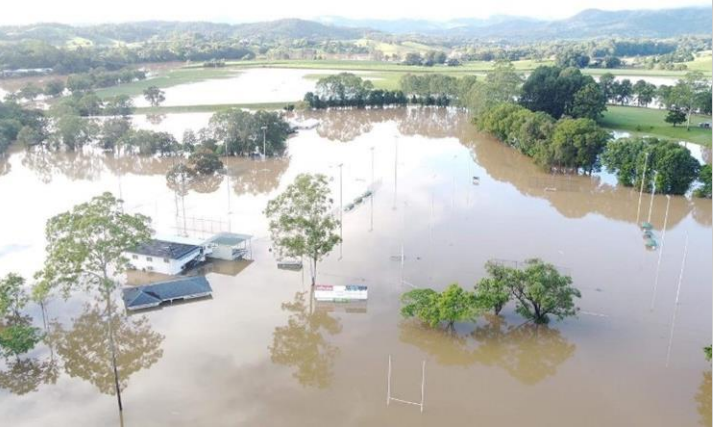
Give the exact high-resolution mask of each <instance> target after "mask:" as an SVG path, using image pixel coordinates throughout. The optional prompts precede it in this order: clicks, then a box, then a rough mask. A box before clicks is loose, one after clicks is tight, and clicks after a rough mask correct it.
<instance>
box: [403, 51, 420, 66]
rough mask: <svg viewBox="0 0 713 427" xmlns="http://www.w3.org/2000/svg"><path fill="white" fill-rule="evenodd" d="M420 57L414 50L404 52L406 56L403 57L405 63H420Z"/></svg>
mask: <svg viewBox="0 0 713 427" xmlns="http://www.w3.org/2000/svg"><path fill="white" fill-rule="evenodd" d="M422 61H423V60H422V59H421V55H419V54H418V53H415V52H409V53H407V54H406V58H405V59H404V64H405V65H421V64H422Z"/></svg>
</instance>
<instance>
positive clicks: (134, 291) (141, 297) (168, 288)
mask: <svg viewBox="0 0 713 427" xmlns="http://www.w3.org/2000/svg"><path fill="white" fill-rule="evenodd" d="M212 293H213V289H212V288H211V287H210V284H209V283H208V280H206V278H205V277H204V276H196V277H186V278H182V279H178V280H170V281H167V282H159V283H154V284H151V285H146V286H136V287H131V288H124V289H122V298H123V300H124V306H125V307H126V309H127V310H128V311H136V310H144V309H148V308H155V307H158V306H159V305H161V304H163V303H172V302H173V301H185V300H190V299H196V298H204V297H208V296H211V294H212Z"/></svg>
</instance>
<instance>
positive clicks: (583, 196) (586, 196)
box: [465, 136, 692, 228]
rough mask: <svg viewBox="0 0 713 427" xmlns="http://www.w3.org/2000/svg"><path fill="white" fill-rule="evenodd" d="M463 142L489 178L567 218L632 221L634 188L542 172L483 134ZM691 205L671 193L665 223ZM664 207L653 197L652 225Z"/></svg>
mask: <svg viewBox="0 0 713 427" xmlns="http://www.w3.org/2000/svg"><path fill="white" fill-rule="evenodd" d="M465 145H466V146H467V147H468V148H469V149H470V150H471V152H472V156H473V158H474V159H477V162H478V164H479V165H480V166H482V167H484V168H485V169H486V170H487V172H488V174H489V175H490V176H491V177H492V178H493V179H495V180H497V181H501V182H507V183H510V184H512V185H514V186H515V188H516V189H517V190H518V191H519V192H520V193H522V194H524V195H527V196H532V197H537V198H540V199H544V200H547V201H549V202H550V204H551V205H552V206H553V207H554V208H555V209H556V210H557V211H558V212H559V213H561V214H562V215H563V216H565V217H567V218H582V217H584V216H586V215H588V214H591V213H597V214H600V215H603V216H605V217H607V218H610V219H615V220H619V221H626V222H630V223H634V222H636V214H637V206H638V201H639V194H638V193H637V192H636V190H634V189H631V188H626V187H623V186H618V185H608V184H603V183H602V182H601V180H600V178H599V177H596V176H593V177H589V176H573V175H564V174H551V173H547V172H544V171H543V170H542V169H540V168H539V167H537V166H536V165H535V164H534V163H533V162H532V159H530V158H528V157H526V156H524V155H523V154H521V153H519V152H517V151H516V150H514V149H512V148H511V147H509V146H506V145H505V144H502V143H500V142H498V141H495V140H494V139H492V138H490V137H487V136H481V137H480V138H479V141H478V142H477V143H474V144H471V143H467V144H465ZM551 189H556V190H555V191H550V190H551ZM648 197H649V196H645V199H644V200H645V203H644V202H642V212H643V214H642V217H644V218H645V217H646V216H647V214H648V206H649V204H648ZM691 209H692V206H691V202H690V201H689V200H688V199H686V198H685V197H672V199H671V207H670V211H669V217H668V227H669V228H673V227H674V226H676V225H677V224H678V223H680V222H681V221H682V220H683V219H684V218H685V217H686V216H687V215H688V214H689V213H690V212H691ZM665 211H666V198H665V197H656V198H655V199H654V204H653V210H652V212H653V215H652V223H653V224H654V225H655V226H656V227H662V226H663V220H664V216H665V215H664V214H665Z"/></svg>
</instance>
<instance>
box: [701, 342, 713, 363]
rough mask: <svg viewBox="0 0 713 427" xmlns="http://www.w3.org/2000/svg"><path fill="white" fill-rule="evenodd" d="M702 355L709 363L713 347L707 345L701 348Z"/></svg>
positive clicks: (712, 354)
mask: <svg viewBox="0 0 713 427" xmlns="http://www.w3.org/2000/svg"><path fill="white" fill-rule="evenodd" d="M703 354H705V356H706V360H708V361H709V362H710V361H711V356H713V346H710V345H707V346H705V347H703Z"/></svg>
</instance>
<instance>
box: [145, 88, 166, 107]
mask: <svg viewBox="0 0 713 427" xmlns="http://www.w3.org/2000/svg"><path fill="white" fill-rule="evenodd" d="M144 98H145V99H146V101H148V102H149V104H151V106H152V107H158V106H159V105H161V103H162V102H163V101H165V100H166V93H165V92H164V91H162V90H161V89H159V88H158V87H156V86H149V87H147V88H146V89H144Z"/></svg>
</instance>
